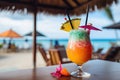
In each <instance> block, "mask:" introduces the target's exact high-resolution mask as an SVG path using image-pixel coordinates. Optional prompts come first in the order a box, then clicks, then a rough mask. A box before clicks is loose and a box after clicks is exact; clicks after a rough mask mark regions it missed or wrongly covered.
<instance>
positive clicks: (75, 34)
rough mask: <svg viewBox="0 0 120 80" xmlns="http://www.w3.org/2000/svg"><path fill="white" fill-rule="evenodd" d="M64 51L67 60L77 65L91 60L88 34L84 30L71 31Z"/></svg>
mask: <svg viewBox="0 0 120 80" xmlns="http://www.w3.org/2000/svg"><path fill="white" fill-rule="evenodd" d="M66 51H67V56H68V58H69V59H70V60H71V61H72V62H74V63H76V64H78V65H82V64H83V63H85V62H86V61H88V60H89V59H91V53H92V46H91V42H90V39H89V35H88V33H87V32H86V31H85V30H72V31H71V32H70V38H69V42H68V45H67V49H66Z"/></svg>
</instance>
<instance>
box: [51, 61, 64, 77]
mask: <svg viewBox="0 0 120 80" xmlns="http://www.w3.org/2000/svg"><path fill="white" fill-rule="evenodd" d="M61 70H62V65H61V63H60V66H59V67H57V68H56V71H55V72H52V73H51V75H52V76H53V77H56V78H59V77H61V76H62V74H61V73H60V72H61Z"/></svg>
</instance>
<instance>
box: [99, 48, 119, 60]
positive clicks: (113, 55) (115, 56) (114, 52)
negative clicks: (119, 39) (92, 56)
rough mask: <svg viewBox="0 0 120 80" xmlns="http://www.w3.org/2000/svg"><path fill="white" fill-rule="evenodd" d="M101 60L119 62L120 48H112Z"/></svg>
mask: <svg viewBox="0 0 120 80" xmlns="http://www.w3.org/2000/svg"><path fill="white" fill-rule="evenodd" d="M100 59H103V60H108V61H115V62H119V61H120V47H110V48H109V50H108V51H107V52H106V53H105V54H104V55H103V56H102V57H101V58H100Z"/></svg>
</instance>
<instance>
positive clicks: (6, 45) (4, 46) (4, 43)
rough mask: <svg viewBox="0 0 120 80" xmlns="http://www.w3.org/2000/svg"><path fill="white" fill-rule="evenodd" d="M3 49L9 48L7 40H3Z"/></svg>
mask: <svg viewBox="0 0 120 80" xmlns="http://www.w3.org/2000/svg"><path fill="white" fill-rule="evenodd" d="M2 48H3V49H7V48H8V44H7V43H6V41H5V39H3V47H2Z"/></svg>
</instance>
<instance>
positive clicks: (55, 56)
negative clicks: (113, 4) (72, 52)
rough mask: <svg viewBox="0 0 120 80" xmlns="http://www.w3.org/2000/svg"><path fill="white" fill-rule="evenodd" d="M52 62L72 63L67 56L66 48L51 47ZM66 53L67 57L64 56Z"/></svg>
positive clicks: (54, 63)
mask: <svg viewBox="0 0 120 80" xmlns="http://www.w3.org/2000/svg"><path fill="white" fill-rule="evenodd" d="M49 54H50V58H51V63H52V64H53V65H57V64H59V63H61V64H64V63H70V62H71V61H70V60H69V59H68V58H67V55H66V51H65V49H49ZM64 55H66V57H65V56H64Z"/></svg>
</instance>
